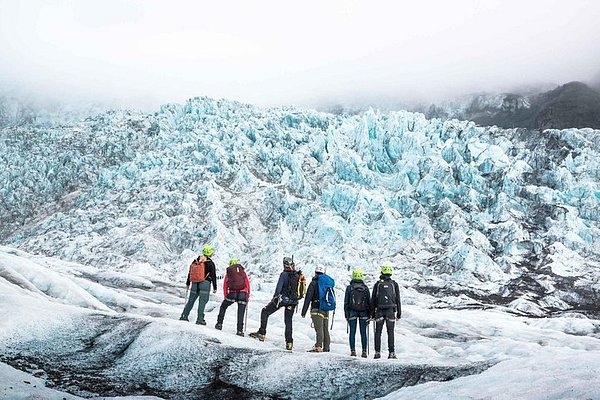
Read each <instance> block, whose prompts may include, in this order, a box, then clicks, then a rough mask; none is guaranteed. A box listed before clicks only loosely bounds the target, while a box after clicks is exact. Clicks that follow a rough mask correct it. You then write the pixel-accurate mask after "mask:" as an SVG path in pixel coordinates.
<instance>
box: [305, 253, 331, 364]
mask: <svg viewBox="0 0 600 400" xmlns="http://www.w3.org/2000/svg"><path fill="white" fill-rule="evenodd" d="M324 273H325V267H323V266H321V265H319V266H317V267H316V268H315V276H314V277H313V278H312V281H310V284H309V285H308V289H307V290H306V297H305V298H304V305H303V306H302V318H305V317H306V312H307V311H308V306H310V316H311V318H312V322H313V326H314V327H315V333H316V337H317V339H316V343H315V345H314V346H313V348H312V349H310V350H309V352H311V353H321V352H323V351H324V352H328V351H329V350H330V348H329V347H330V343H331V339H330V337H329V311H323V310H321V309H320V299H319V276H321V275H323V274H324Z"/></svg>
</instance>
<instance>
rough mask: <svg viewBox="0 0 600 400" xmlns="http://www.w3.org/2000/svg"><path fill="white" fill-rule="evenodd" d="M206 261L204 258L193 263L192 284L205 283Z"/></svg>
mask: <svg viewBox="0 0 600 400" xmlns="http://www.w3.org/2000/svg"><path fill="white" fill-rule="evenodd" d="M205 261H206V257H204V256H202V258H201V259H200V261H198V260H197V259H196V260H194V262H192V265H190V282H192V283H197V282H204V281H205V273H204V262H205Z"/></svg>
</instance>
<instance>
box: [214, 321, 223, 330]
mask: <svg viewBox="0 0 600 400" xmlns="http://www.w3.org/2000/svg"><path fill="white" fill-rule="evenodd" d="M215 329H218V330H222V329H223V324H220V323H218V322H217V324H216V325H215Z"/></svg>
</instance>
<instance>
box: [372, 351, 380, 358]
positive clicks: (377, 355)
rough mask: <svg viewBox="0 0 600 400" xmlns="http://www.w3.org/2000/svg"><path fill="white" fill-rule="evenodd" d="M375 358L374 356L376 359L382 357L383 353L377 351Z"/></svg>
mask: <svg viewBox="0 0 600 400" xmlns="http://www.w3.org/2000/svg"><path fill="white" fill-rule="evenodd" d="M373 358H374V359H378V358H381V353H380V352H378V351H376V352H375V355H374V356H373Z"/></svg>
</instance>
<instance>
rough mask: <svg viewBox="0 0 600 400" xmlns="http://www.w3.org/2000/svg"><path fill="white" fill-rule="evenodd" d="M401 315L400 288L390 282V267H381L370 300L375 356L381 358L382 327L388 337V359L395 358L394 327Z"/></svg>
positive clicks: (393, 282)
mask: <svg viewBox="0 0 600 400" xmlns="http://www.w3.org/2000/svg"><path fill="white" fill-rule="evenodd" d="M401 315H402V305H401V303H400V287H399V286H398V284H397V283H396V282H395V281H394V280H392V267H391V266H390V265H384V266H382V267H381V276H380V278H379V281H377V282H376V283H375V286H374V287H373V297H372V298H371V318H372V319H374V320H375V356H374V358H381V333H382V332H383V325H384V324H385V326H386V328H387V335H388V351H389V355H388V358H396V353H395V351H394V326H395V323H396V320H397V319H400V316H401Z"/></svg>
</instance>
